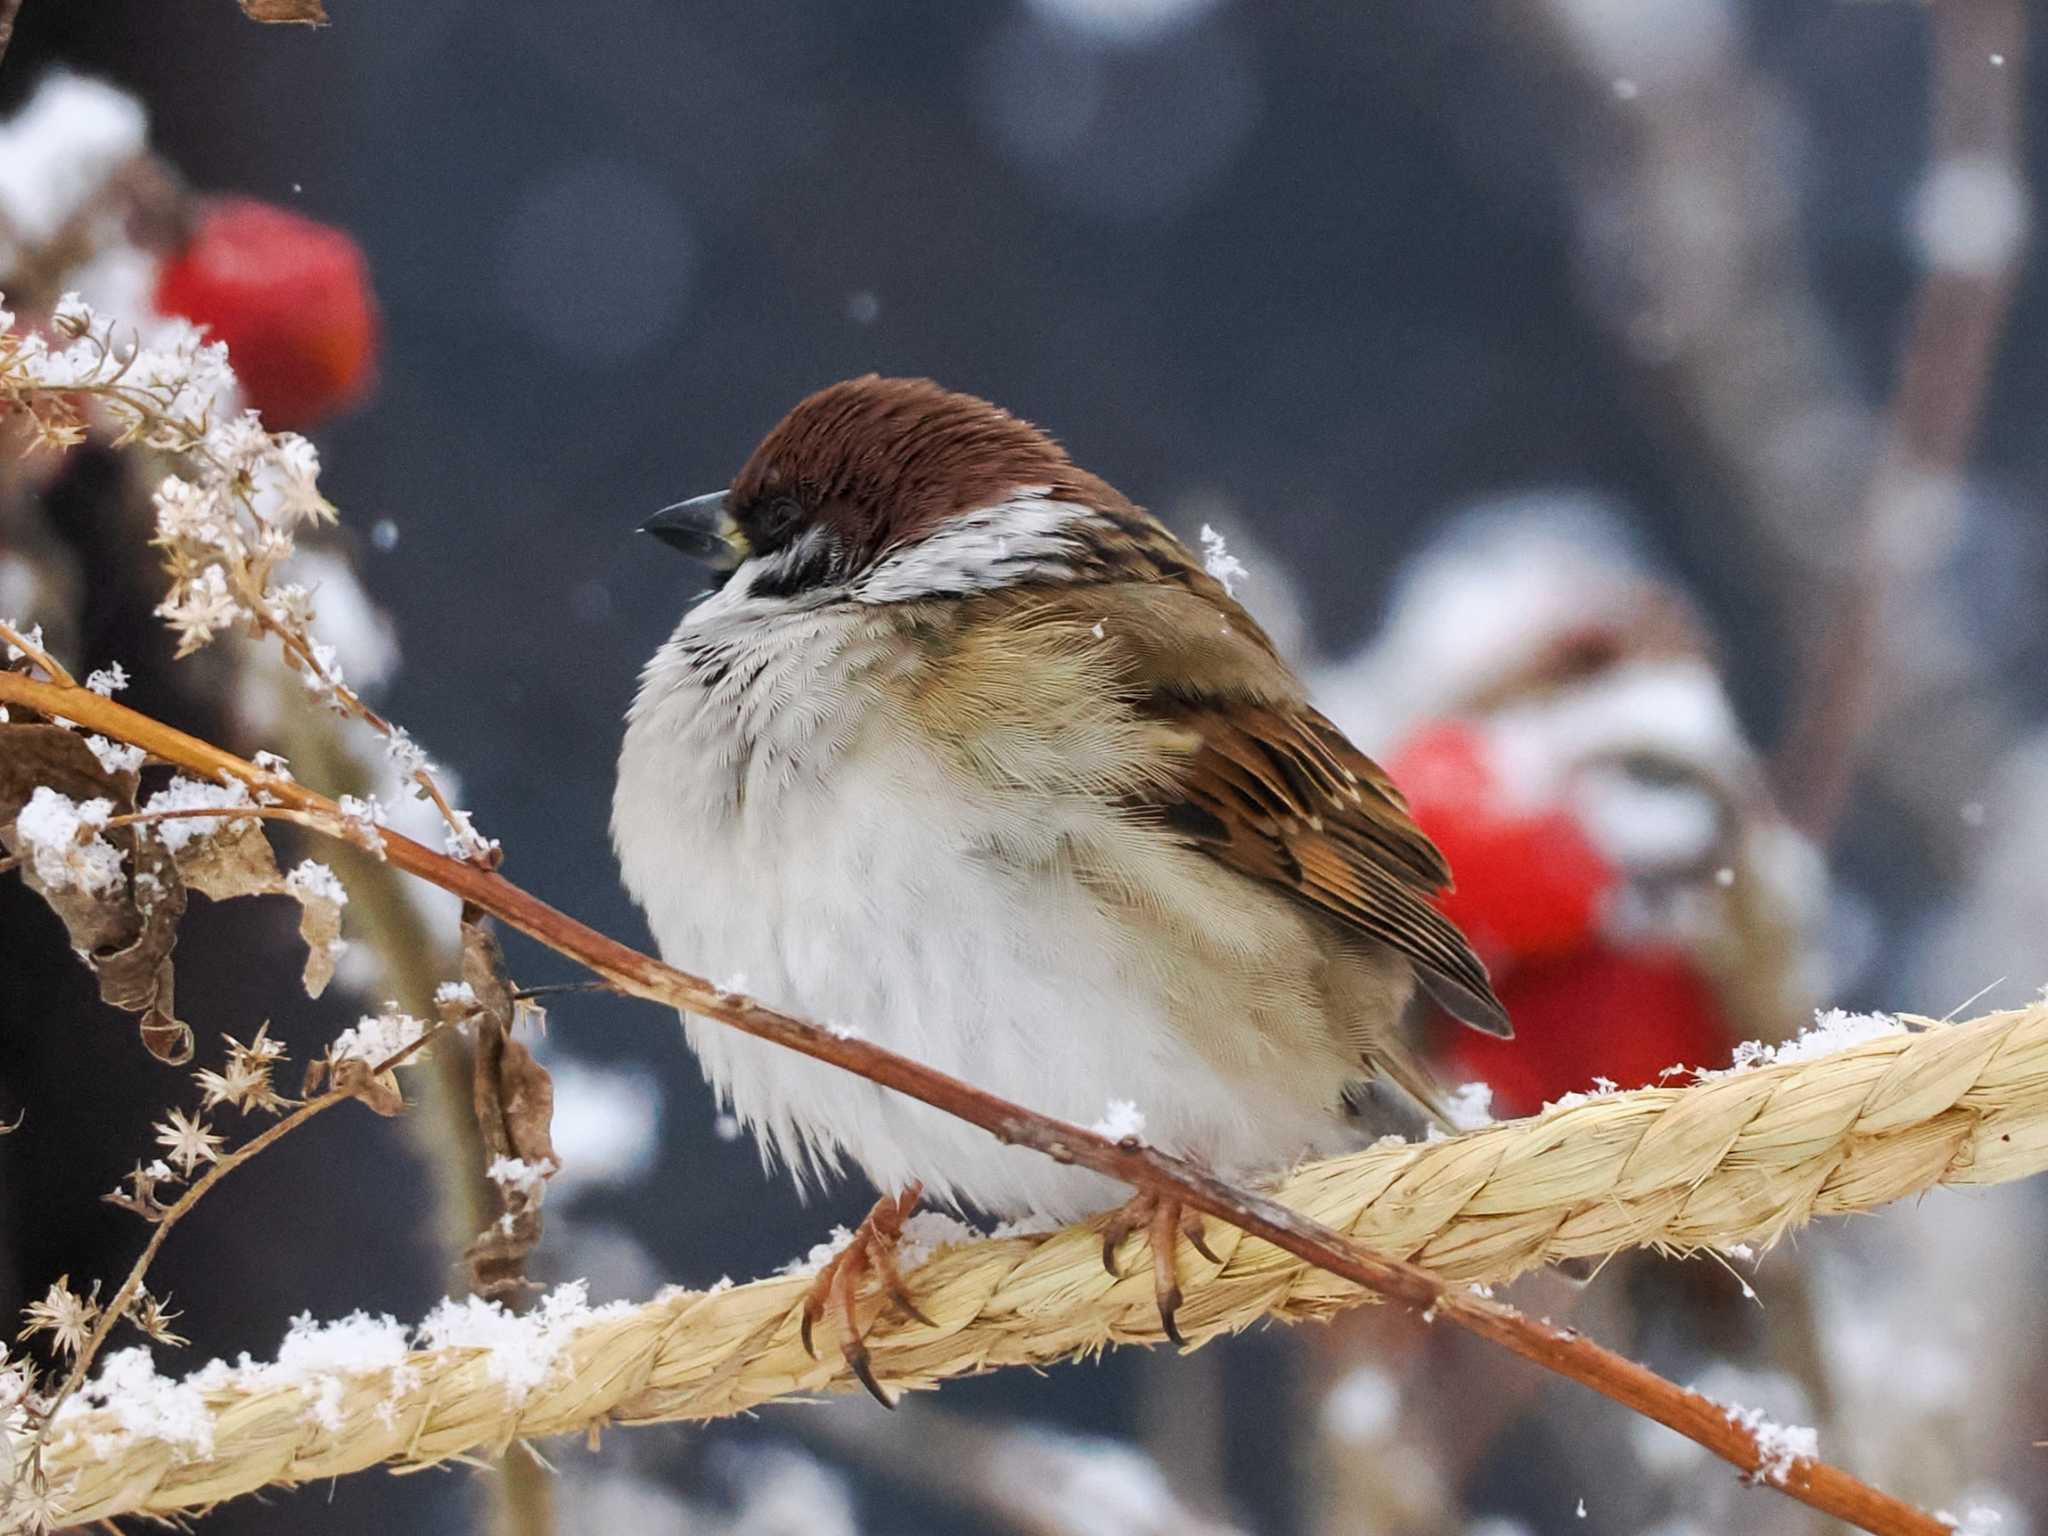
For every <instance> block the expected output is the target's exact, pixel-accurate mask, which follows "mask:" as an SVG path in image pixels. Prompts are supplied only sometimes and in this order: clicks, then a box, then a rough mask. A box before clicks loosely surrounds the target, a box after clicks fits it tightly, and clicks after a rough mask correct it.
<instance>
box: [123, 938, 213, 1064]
mask: <svg viewBox="0 0 2048 1536" xmlns="http://www.w3.org/2000/svg"><path fill="white" fill-rule="evenodd" d="M104 974H105V973H104V972H103V973H102V976H104ZM176 986H177V977H176V976H175V975H174V974H173V972H172V969H171V960H170V956H168V955H166V956H165V957H164V959H163V961H162V963H161V964H160V965H158V967H157V974H156V982H155V990H154V991H153V992H152V993H151V995H150V1004H149V1008H148V1010H147V1011H146V1012H144V1014H143V1015H142V1043H143V1045H144V1047H145V1048H147V1050H148V1051H149V1054H150V1055H152V1056H154V1057H155V1058H156V1059H157V1060H158V1061H160V1062H162V1063H164V1065H165V1066H170V1067H182V1066H184V1065H185V1063H187V1062H188V1061H190V1060H191V1059H192V1056H193V1053H194V1051H195V1050H196V1048H197V1047H196V1044H195V1042H194V1041H193V1038H192V1026H191V1025H189V1024H187V1023H186V1022H185V1021H184V1020H182V1019H180V1018H179V1017H178V1016H177V1015H176V1014H175V1013H173V1012H172V1011H171V1001H172V994H173V992H174V991H175V989H176ZM105 990H106V988H105V985H104V981H103V982H102V985H101V992H102V993H104V992H105Z"/></svg>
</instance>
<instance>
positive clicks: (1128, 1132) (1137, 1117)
mask: <svg viewBox="0 0 2048 1536" xmlns="http://www.w3.org/2000/svg"><path fill="white" fill-rule="evenodd" d="M1088 1129H1089V1130H1091V1131H1093V1132H1094V1133H1095V1134H1096V1135H1098V1136H1106V1137H1108V1138H1109V1139H1110V1140H1111V1141H1122V1140H1123V1139H1124V1138H1125V1137H1127V1136H1128V1137H1139V1136H1143V1135H1144V1134H1145V1112H1144V1111H1143V1110H1142V1109H1140V1108H1138V1106H1137V1105H1136V1104H1134V1103H1132V1102H1131V1101H1130V1100H1129V1099H1111V1100H1110V1101H1109V1105H1108V1107H1107V1108H1106V1109H1105V1110H1104V1111H1103V1115H1102V1118H1101V1119H1100V1120H1098V1121H1096V1122H1095V1123H1094V1124H1093V1125H1091V1126H1089V1127H1088Z"/></svg>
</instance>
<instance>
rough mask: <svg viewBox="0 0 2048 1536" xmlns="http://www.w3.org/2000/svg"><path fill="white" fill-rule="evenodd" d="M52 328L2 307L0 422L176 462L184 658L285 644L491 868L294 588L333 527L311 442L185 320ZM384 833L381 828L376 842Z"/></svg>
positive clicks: (47, 443) (166, 518)
mask: <svg viewBox="0 0 2048 1536" xmlns="http://www.w3.org/2000/svg"><path fill="white" fill-rule="evenodd" d="M49 326H50V330H51V331H52V332H54V333H55V336H56V338H57V339H58V341H59V342H61V343H62V344H61V345H59V346H55V347H53V346H52V344H51V341H50V340H49V339H48V338H46V337H45V336H43V335H40V334H38V333H36V332H33V331H28V330H18V329H16V328H15V324H14V316H13V315H12V314H10V313H8V312H7V311H6V310H4V309H0V414H10V415H17V416H19V417H20V419H22V420H23V421H25V422H26V423H27V424H28V427H29V431H30V443H31V446H35V447H43V448H49V449H63V448H67V447H70V446H72V445H74V444H76V443H79V442H81V441H83V440H84V439H85V437H86V436H87V434H88V432H89V431H91V430H92V429H93V428H94V427H95V426H103V427H104V428H105V430H106V431H107V434H108V436H109V437H110V439H111V441H112V442H113V444H114V445H115V446H117V447H118V446H125V445H131V444H132V445H137V446H140V447H142V448H144V449H149V450H154V451H156V452H159V453H162V454H165V455H167V456H168V459H169V462H170V463H171V465H172V466H174V468H173V472H171V473H168V474H166V475H165V476H164V478H163V480H162V482H161V483H160V484H159V485H158V487H157V490H156V494H155V498H154V499H155V506H156V541H155V542H156V544H157V546H158V547H159V548H160V549H161V550H162V551H163V557H164V565H165V569H166V571H167V573H168V574H169V576H170V578H171V586H170V591H169V592H168V594H167V595H166V596H165V598H164V601H163V603H162V604H161V605H160V606H159V607H158V609H157V612H158V614H159V615H160V616H161V617H162V618H163V620H164V622H165V623H166V624H168V625H169V626H170V627H171V629H172V630H173V631H174V632H175V633H176V635H177V636H178V654H179V655H180V656H184V655H189V654H190V653H192V652H193V651H196V650H199V649H201V648H202V647H204V646H206V645H209V644H211V643H212V642H213V641H214V640H216V639H217V638H219V637H220V636H221V635H224V634H229V633H233V632H237V631H240V632H242V633H245V634H249V635H252V636H259V637H260V636H269V637H274V638H275V639H276V640H277V641H278V642H279V644H280V645H281V646H282V648H283V653H284V657H285V660H286V663H287V664H288V665H289V666H291V667H292V668H294V669H295V670H296V671H297V672H298V673H299V675H300V676H301V677H302V678H303V680H304V682H305V684H306V687H307V688H308V689H309V690H310V691H311V692H312V693H313V694H314V695H315V696H317V697H319V698H320V699H321V700H323V701H324V702H326V703H327V704H328V705H330V706H331V707H333V708H335V709H337V710H339V711H341V712H342V713H344V714H347V715H350V716H352V717H354V718H356V719H359V720H361V721H363V722H364V723H365V724H367V725H369V726H370V727H371V728H372V729H373V730H375V731H377V732H378V733H379V734H380V735H381V736H382V737H383V738H384V742H385V747H386V750H387V752H388V753H389V755H390V757H391V761H392V763H393V765H394V767H395V768H396V769H397V771H398V773H399V774H400V776H401V777H402V778H404V779H407V780H410V781H411V782H412V783H413V785H414V786H415V787H416V789H417V791H418V793H420V794H421V795H424V796H425V797H426V798H428V799H430V800H432V801H433V802H434V804H435V805H436V807H437V808H438V809H439V810H440V811H441V814H442V816H443V817H444V819H445V820H446V821H447V823H448V829H449V830H448V845H449V852H450V854H451V855H452V856H454V857H458V858H468V859H475V860H479V861H484V862H489V861H490V860H492V859H493V858H494V857H495V852H496V844H495V842H494V841H493V840H491V839H488V838H485V837H484V836H482V835H481V834H480V833H478V832H477V830H476V828H475V827H474V826H473V825H472V823H471V821H470V818H469V816H468V814H467V813H466V812H464V811H461V810H458V809H457V808H455V807H454V806H452V805H450V804H449V803H448V800H447V798H446V796H445V795H444V794H443V793H442V791H441V789H440V787H439V785H438V784H437V783H436V782H435V779H434V768H433V764H432V763H430V762H429V761H428V760H427V756H426V754H425V753H424V752H423V751H422V750H421V749H420V747H419V745H418V744H417V743H416V742H415V741H414V740H413V739H412V738H411V737H410V736H409V735H408V734H407V733H406V732H405V731H404V730H403V729H402V728H400V727H397V726H395V725H393V724H391V723H390V722H389V721H387V720H385V719H384V718H383V717H382V716H380V715H379V714H378V713H377V712H376V711H375V710H373V709H371V708H370V707H369V706H368V705H367V704H366V703H364V701H363V699H362V698H361V696H360V695H359V694H357V693H356V692H355V690H354V689H352V688H350V687H349V685H348V683H347V681H346V679H345V678H344V677H343V675H342V669H341V664H340V662H339V661H338V659H337V658H336V655H335V649H334V647H333V646H332V645H329V644H327V643H325V642H323V641H321V640H320V639H319V638H317V636H316V635H315V634H314V630H313V624H314V619H315V596H316V594H315V592H314V591H313V590H312V589H311V588H309V587H308V586H306V585H305V584H303V583H301V582H297V581H291V580H286V579H283V578H284V576H285V574H286V567H287V566H288V565H289V563H290V562H291V560H292V557H293V556H294V555H295V554H296V553H297V552H298V551H297V535H298V534H299V533H300V532H301V531H302V530H304V529H306V528H309V527H314V526H317V525H319V524H322V523H326V522H332V521H333V519H334V508H333V507H332V506H331V505H330V504H329V503H328V501H327V499H326V498H325V497H324V496H322V495H321V493H320V488H319V476H320V457H319V454H318V453H317V451H316V450H315V449H314V447H313V445H312V444H311V443H310V442H308V441H307V440H306V439H305V438H303V437H301V436H299V435H298V434H297V433H294V432H270V431H267V430H266V429H265V428H264V426H263V423H262V421H261V420H260V419H259V418H258V417H257V415H256V413H255V412H253V411H239V410H233V409H231V408H228V406H227V405H226V402H231V401H232V400H233V399H234V398H235V390H234V373H233V371H232V370H231V369H230V368H229V366H228V359H227V349H226V348H225V347H224V346H222V345H220V344H219V343H217V342H208V341H207V340H205V338H204V337H202V336H201V335H200V334H199V333H198V332H197V331H195V330H194V329H193V328H192V327H191V326H190V325H189V324H186V323H185V322H183V321H177V320H170V321H165V322H163V323H162V324H160V325H159V326H157V327H155V328H154V330H153V331H152V333H151V335H150V336H149V337H147V338H144V337H142V336H140V335H134V334H131V335H129V336H127V337H123V336H122V335H120V334H119V328H117V327H116V325H115V324H114V322H112V321H111V320H107V319H103V318H102V317H100V316H98V315H96V314H94V313H93V311H92V309H91V307H90V306H88V305H87V304H86V303H85V302H84V301H83V300H81V299H80V298H79V297H78V296H77V295H76V294H67V295H66V296H65V297H64V299H63V300H62V302H60V303H59V304H58V306H57V308H56V310H55V311H54V312H53V313H52V315H51V316H50V319H49ZM124 681H125V673H123V672H122V670H121V668H120V667H119V665H118V663H117V664H116V665H115V666H113V667H111V668H109V669H106V670H105V671H103V672H99V673H95V674H94V675H93V685H94V686H96V687H97V686H104V687H105V688H107V689H110V690H111V689H113V688H118V687H119V686H121V684H122V683H123V682H124ZM372 805H374V802H373V803H372ZM373 816H374V811H373V810H372V811H368V812H367V813H366V816H365V820H366V821H371V818H372V817H373ZM373 836H374V823H373V822H372V824H371V825H370V826H369V827H368V828H366V835H365V837H364V838H363V839H362V841H363V842H364V844H365V846H372V844H371V842H370V838H371V837H373Z"/></svg>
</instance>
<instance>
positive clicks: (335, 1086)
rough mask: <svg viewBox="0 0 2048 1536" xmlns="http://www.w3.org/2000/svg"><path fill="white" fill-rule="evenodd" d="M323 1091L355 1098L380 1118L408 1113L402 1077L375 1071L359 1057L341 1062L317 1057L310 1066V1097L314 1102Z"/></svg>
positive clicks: (307, 1085) (307, 1086) (308, 1078)
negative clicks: (345, 1094)
mask: <svg viewBox="0 0 2048 1536" xmlns="http://www.w3.org/2000/svg"><path fill="white" fill-rule="evenodd" d="M330 1074H331V1075H330ZM322 1087H328V1088H331V1089H332V1090H333V1091H334V1092H335V1093H350V1094H354V1095H355V1096H356V1097H357V1098H359V1099H361V1100H362V1101H363V1102H364V1103H365V1104H367V1105H369V1106H370V1108H372V1109H374V1110H375V1111H376V1112H377V1113H378V1114H380V1115H387V1116H388V1115H396V1114H401V1113H403V1112H404V1109H405V1094H404V1093H403V1092H402V1091H401V1090H400V1089H399V1086H398V1074H397V1073H396V1072H377V1071H373V1070H372V1064H371V1063H370V1062H367V1061H364V1060H363V1059H362V1058H361V1057H359V1056H344V1057H343V1058H342V1059H341V1060H339V1061H329V1060H328V1059H327V1058H326V1057H325V1056H316V1057H314V1058H313V1060H311V1061H309V1062H307V1063H306V1085H305V1095H306V1097H307V1098H309V1099H310V1098H313V1097H314V1096H316V1095H317V1094H318V1093H319V1092H320V1090H321V1089H322Z"/></svg>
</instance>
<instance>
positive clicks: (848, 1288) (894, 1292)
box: [800, 1184, 932, 1408]
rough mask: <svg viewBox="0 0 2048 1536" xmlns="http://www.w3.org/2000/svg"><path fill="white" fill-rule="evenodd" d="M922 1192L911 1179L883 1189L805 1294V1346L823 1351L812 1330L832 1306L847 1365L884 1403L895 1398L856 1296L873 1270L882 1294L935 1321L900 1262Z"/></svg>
mask: <svg viewBox="0 0 2048 1536" xmlns="http://www.w3.org/2000/svg"><path fill="white" fill-rule="evenodd" d="M923 1196H924V1186H923V1185H922V1184H912V1185H911V1186H910V1187H909V1188H908V1189H906V1190H904V1191H903V1193H902V1194H900V1195H884V1196H883V1197H882V1198H881V1199H879V1200H877V1201H876V1202H875V1208H874V1209H873V1210H871V1211H869V1212H868V1214H867V1218H866V1219H865V1220H864V1221H862V1222H861V1224H860V1226H859V1227H858V1228H856V1229H855V1231H854V1234H853V1240H852V1241H851V1242H849V1243H848V1244H847V1245H846V1246H845V1247H844V1248H842V1249H840V1250H839V1252H837V1253H836V1254H834V1255H833V1256H832V1257H831V1258H830V1259H829V1260H827V1261H826V1264H825V1267H824V1268H823V1269H821V1270H819V1271H818V1277H817V1278H816V1279H815V1280H813V1281H812V1282H811V1288H810V1291H809V1292H808V1293H807V1294H806V1295H805V1296H804V1310H803V1321H802V1324H801V1328H800V1332H801V1335H802V1338H803V1341H804V1348H805V1349H806V1350H808V1351H809V1352H810V1356H811V1358H812V1359H813V1360H815V1359H817V1357H818V1351H817V1349H816V1347H815V1346H813V1345H812V1343H811V1330H812V1328H814V1327H815V1326H816V1325H817V1321H818V1319H819V1318H821V1317H823V1316H824V1315H825V1310H826V1309H827V1308H828V1307H829V1308H831V1309H832V1310H833V1311H834V1312H836V1313H837V1314H838V1317H839V1329H840V1337H839V1352H840V1353H841V1354H842V1355H844V1356H845V1357H846V1363H847V1366H848V1367H849V1368H850V1369H851V1370H852V1371H853V1374H854V1375H855V1376H858V1377H859V1378H860V1384H861V1385H862V1386H864V1387H866V1388H867V1389H868V1391H869V1392H870V1393H871V1394H873V1396H874V1399H875V1401H876V1402H878V1403H880V1404H881V1405H882V1406H883V1407H884V1408H894V1407H895V1406H896V1399H894V1398H893V1397H891V1396H890V1395H889V1394H888V1393H887V1392H884V1391H883V1390H882V1384H881V1383H880V1382H878V1381H876V1380H875V1369H874V1365H873V1363H872V1362H871V1361H870V1360H869V1359H868V1346H867V1340H866V1339H865V1338H864V1337H863V1336H862V1334H861V1328H860V1319H859V1318H858V1317H857V1316H856V1315H855V1312H854V1300H855V1298H856V1296H857V1295H858V1294H859V1287H860V1280H861V1276H862V1275H864V1274H866V1273H867V1272H868V1271H869V1270H873V1271H874V1274H875V1279H876V1280H877V1281H878V1282H879V1283H880V1285H881V1288H882V1294H883V1295H885V1296H887V1297H888V1298H889V1300H891V1301H893V1302H894V1303H895V1304H896V1305H897V1306H898V1307H900V1308H902V1310H903V1311H904V1312H905V1313H907V1314H908V1315H910V1316H911V1317H914V1318H916V1319H917V1321H919V1322H920V1323H923V1324H924V1325H925V1326H926V1327H930V1326H932V1320H931V1319H930V1318H928V1317H926V1316H925V1315H924V1314H923V1313H922V1312H920V1311H919V1310H918V1309H917V1303H916V1302H914V1301H912V1300H911V1299H910V1288H909V1287H908V1286H906V1285H905V1284H904V1283H903V1271H902V1270H900V1269H898V1268H897V1267H896V1248H897V1245H898V1244H899V1243H901V1242H902V1240H903V1223H904V1222H906V1221H908V1220H909V1219H910V1213H911V1212H912V1211H914V1210H916V1209H917V1202H918V1201H919V1200H920V1199H922V1198H923Z"/></svg>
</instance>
